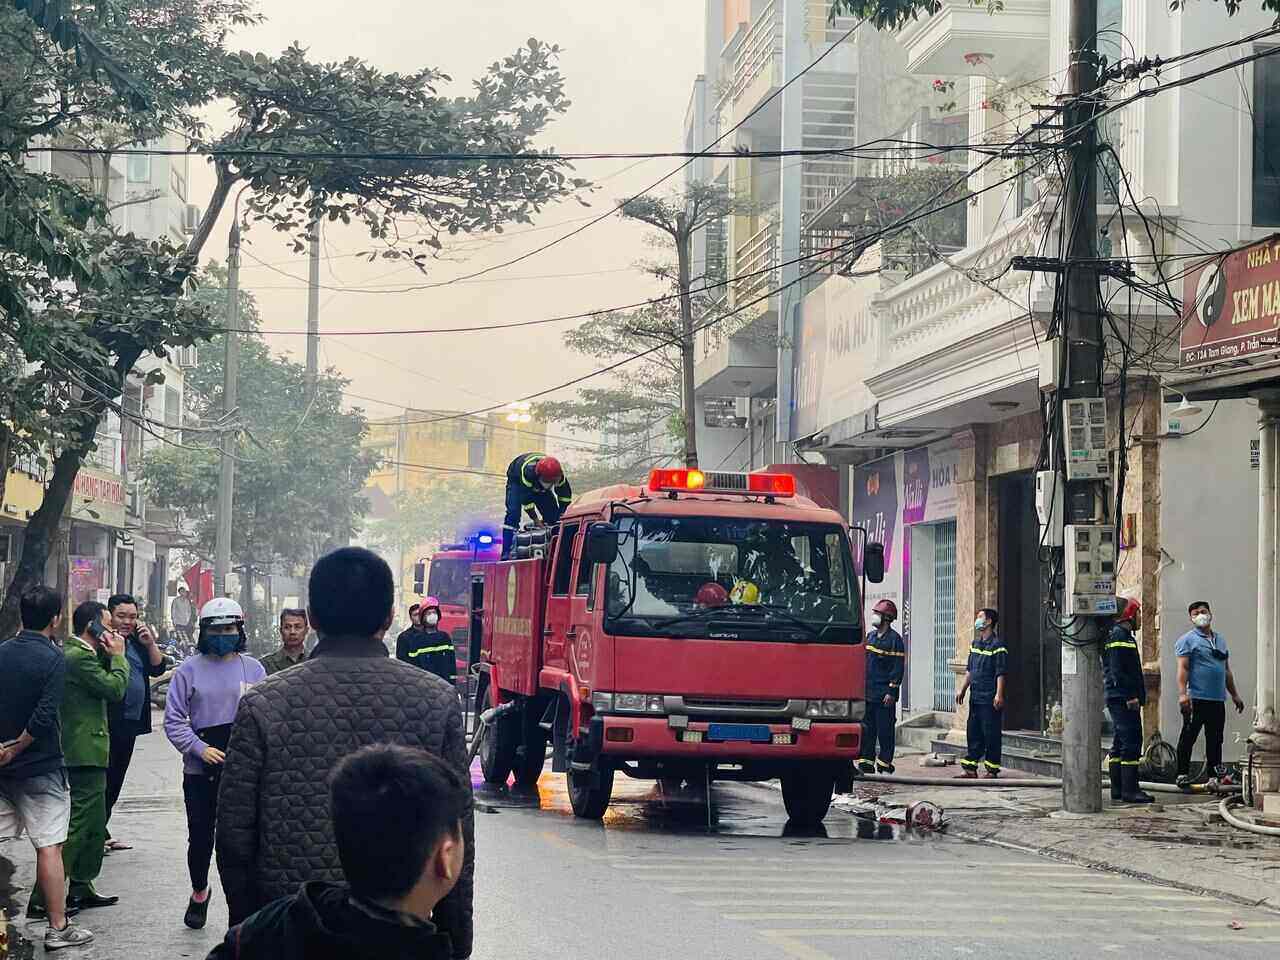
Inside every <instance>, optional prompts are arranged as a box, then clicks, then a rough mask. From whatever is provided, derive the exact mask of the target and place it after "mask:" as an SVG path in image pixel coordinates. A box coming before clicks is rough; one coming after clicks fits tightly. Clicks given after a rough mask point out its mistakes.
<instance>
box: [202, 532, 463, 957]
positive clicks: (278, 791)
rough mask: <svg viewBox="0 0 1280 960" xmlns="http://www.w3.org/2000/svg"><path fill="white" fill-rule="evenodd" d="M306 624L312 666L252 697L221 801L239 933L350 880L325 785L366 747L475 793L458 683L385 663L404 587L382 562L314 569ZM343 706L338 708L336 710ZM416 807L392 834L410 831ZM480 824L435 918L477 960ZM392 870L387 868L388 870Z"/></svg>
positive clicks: (346, 552) (223, 852)
mask: <svg viewBox="0 0 1280 960" xmlns="http://www.w3.org/2000/svg"><path fill="white" fill-rule="evenodd" d="M308 595H309V597H310V607H309V608H308V615H309V618H310V620H311V624H312V626H313V627H314V629H315V631H316V633H317V634H318V636H319V641H318V642H317V644H316V648H315V650H314V651H313V653H312V655H311V656H310V657H309V658H308V659H307V661H306V662H305V663H300V664H298V665H297V666H296V667H291V668H290V669H288V670H285V671H283V672H281V673H278V674H276V675H275V676H273V677H268V678H267V679H266V680H264V681H263V682H262V683H260V684H258V685H257V686H255V687H254V688H253V689H252V690H250V691H249V692H248V693H246V694H245V695H244V698H243V699H242V700H241V701H240V709H239V712H238V713H237V714H236V720H235V725H234V727H233V729H232V733H231V745H230V748H229V750H228V752H227V761H226V765H225V768H224V770H223V774H222V784H221V788H220V791H219V802H218V825H217V850H218V872H219V874H220V875H221V877H222V886H223V890H224V891H225V892H226V895H227V906H228V909H229V912H230V914H231V923H232V924H237V923H240V922H242V921H243V920H245V919H246V918H247V917H248V916H249V915H250V914H252V913H254V912H256V911H258V910H260V909H262V907H264V906H266V905H267V904H268V903H270V902H271V901H272V900H275V899H277V898H279V897H282V896H287V895H290V894H292V893H295V892H296V891H297V889H298V887H299V886H300V885H301V884H302V883H303V882H304V881H307V880H324V881H330V882H337V881H341V879H342V876H343V873H342V862H341V859H340V857H339V853H338V847H337V845H336V841H335V838H334V833H333V828H332V826H331V825H330V822H329V795H328V790H327V788H326V786H325V779H326V777H327V776H328V775H329V773H330V771H332V770H333V769H334V767H336V766H337V765H338V763H339V762H341V761H342V760H343V759H344V758H345V757H347V756H349V755H350V754H352V753H354V752H355V751H356V750H358V749H360V748H361V747H363V746H367V745H370V744H375V743H396V744H400V745H402V746H408V747H417V748H419V749H423V750H426V751H427V752H428V753H430V754H433V755H434V756H437V757H440V758H441V759H442V760H444V761H445V762H446V763H447V764H449V765H450V766H451V767H453V769H454V770H455V771H457V775H458V777H459V779H460V780H461V781H462V782H463V783H464V784H466V785H467V786H466V789H467V790H468V791H469V790H470V783H471V780H470V773H469V767H470V764H469V762H468V760H467V747H466V739H465V737H464V735H463V729H462V710H461V707H460V705H459V703H458V697H457V694H456V693H455V692H454V689H453V688H452V687H451V686H449V684H447V683H445V682H444V681H442V680H440V679H439V678H438V677H434V676H432V675H431V674H429V673H427V672H426V671H425V670H418V669H415V668H413V667H411V666H409V665H408V664H405V663H401V662H399V661H397V660H394V659H392V658H390V657H388V656H387V651H386V648H385V647H384V646H383V645H382V637H383V634H384V632H385V631H386V629H387V628H388V626H389V625H390V623H391V617H392V604H393V603H394V600H395V578H394V577H393V576H392V573H391V568H390V567H388V566H387V564H386V562H385V561H383V560H382V559H381V558H380V557H378V556H377V555H376V554H374V553H371V552H370V551H368V550H364V549H362V548H359V547H344V548H342V549H340V550H335V551H334V552H333V553H330V554H328V555H326V556H324V557H322V558H321V559H320V560H319V561H318V562H317V563H316V564H315V566H314V567H313V568H312V570H311V580H310V589H309V594H308ZM339 705H340V706H339ZM423 813H424V811H422V810H421V809H420V808H416V807H414V808H409V809H407V810H405V811H404V812H403V814H402V815H401V816H398V817H396V818H395V819H394V820H388V821H387V823H388V825H389V826H390V827H392V828H393V829H395V830H397V831H400V832H401V833H402V834H403V831H404V830H406V829H407V828H408V824H409V821H412V820H413V819H414V818H415V817H420V816H422V815H423ZM472 831H473V824H472V818H471V814H470V813H469V812H468V813H467V815H466V816H465V818H464V822H463V833H464V838H465V844H466V860H465V864H464V866H463V869H462V873H461V876H460V878H459V881H458V884H457V886H456V887H455V888H454V889H453V891H452V892H450V893H449V895H448V896H446V897H445V898H444V899H443V900H441V901H440V903H439V904H438V905H437V906H436V908H435V911H434V918H435V922H436V924H437V925H438V926H439V928H440V930H441V932H443V933H447V934H448V935H449V936H450V938H451V939H452V943H453V955H454V957H456V958H464V957H468V956H470V955H471V943H472V922H471V909H472V862H473V857H474V852H473V851H474V847H473V840H472ZM384 866H389V864H384Z"/></svg>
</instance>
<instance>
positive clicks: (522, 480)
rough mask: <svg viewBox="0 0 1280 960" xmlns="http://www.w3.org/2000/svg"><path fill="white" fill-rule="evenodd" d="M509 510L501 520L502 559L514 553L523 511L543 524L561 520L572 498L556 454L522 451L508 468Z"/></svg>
mask: <svg viewBox="0 0 1280 960" xmlns="http://www.w3.org/2000/svg"><path fill="white" fill-rule="evenodd" d="M506 497H507V512H506V516H505V517H504V518H503V521H502V559H503V560H506V559H507V558H508V557H510V556H511V545H512V544H513V543H514V542H515V536H516V529H517V528H518V527H519V526H520V512H521V511H522V510H523V511H524V512H525V513H527V514H528V515H529V516H530V517H531V518H533V519H537V520H541V521H542V522H543V523H558V522H559V520H560V517H561V516H563V514H564V510H565V507H567V506H569V503H570V502H571V501H572V500H573V490H572V489H571V488H570V486H569V480H568V478H567V477H566V476H565V475H564V468H563V467H562V466H560V461H559V460H557V459H556V458H555V457H548V456H546V455H545V454H542V453H522V454H521V455H520V456H518V457H516V458H515V459H514V460H512V461H511V464H510V465H509V466H508V467H507V494H506Z"/></svg>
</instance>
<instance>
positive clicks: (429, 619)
mask: <svg viewBox="0 0 1280 960" xmlns="http://www.w3.org/2000/svg"><path fill="white" fill-rule="evenodd" d="M423 620H424V621H425V622H426V624H427V626H428V627H434V626H435V625H436V624H437V623H439V622H440V618H439V617H438V616H437V615H436V614H434V613H428V614H427V615H426V616H425V617H424V618H423Z"/></svg>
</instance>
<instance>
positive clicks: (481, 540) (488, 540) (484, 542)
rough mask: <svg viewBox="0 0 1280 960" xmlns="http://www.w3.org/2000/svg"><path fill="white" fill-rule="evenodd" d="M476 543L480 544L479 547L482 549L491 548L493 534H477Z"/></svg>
mask: <svg viewBox="0 0 1280 960" xmlns="http://www.w3.org/2000/svg"><path fill="white" fill-rule="evenodd" d="M476 543H478V544H480V546H482V547H488V546H492V545H493V534H491V533H480V534H477V535H476Z"/></svg>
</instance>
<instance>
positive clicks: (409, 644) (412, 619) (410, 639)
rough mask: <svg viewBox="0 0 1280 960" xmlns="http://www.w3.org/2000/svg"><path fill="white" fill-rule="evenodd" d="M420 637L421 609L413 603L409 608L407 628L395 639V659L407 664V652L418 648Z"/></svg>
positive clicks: (419, 605)
mask: <svg viewBox="0 0 1280 960" xmlns="http://www.w3.org/2000/svg"><path fill="white" fill-rule="evenodd" d="M421 635H422V607H421V604H417V603H415V604H414V605H413V606H412V607H410V608H409V627H408V629H406V630H401V631H400V633H399V635H398V636H397V637H396V659H397V660H403V661H404V662H405V663H408V662H409V651H410V650H412V649H414V648H415V647H417V646H418V638H419V637H420V636H421Z"/></svg>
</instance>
